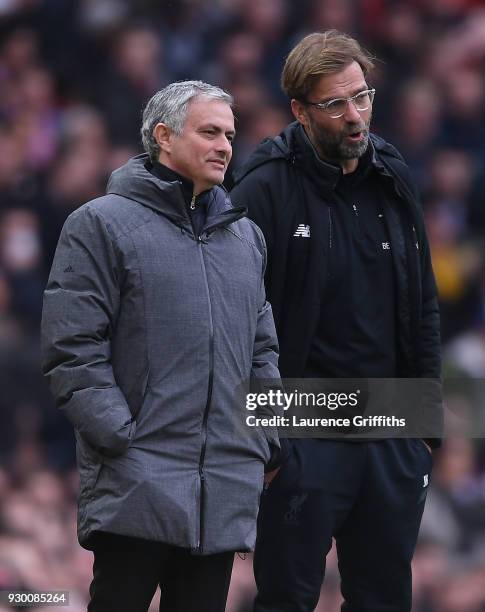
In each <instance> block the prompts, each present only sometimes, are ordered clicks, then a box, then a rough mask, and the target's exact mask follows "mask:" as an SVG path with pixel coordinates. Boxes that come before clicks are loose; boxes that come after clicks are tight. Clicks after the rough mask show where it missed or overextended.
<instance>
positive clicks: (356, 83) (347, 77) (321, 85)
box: [311, 62, 367, 99]
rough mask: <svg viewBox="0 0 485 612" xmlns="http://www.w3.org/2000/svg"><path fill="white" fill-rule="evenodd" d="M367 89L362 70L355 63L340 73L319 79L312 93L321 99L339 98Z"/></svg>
mask: <svg viewBox="0 0 485 612" xmlns="http://www.w3.org/2000/svg"><path fill="white" fill-rule="evenodd" d="M365 87H367V83H366V80H365V76H364V73H363V72H362V68H361V67H360V65H359V64H358V63H357V62H353V63H352V64H349V65H348V66H346V67H345V68H343V69H342V70H340V71H339V72H335V73H333V74H327V75H324V76H322V77H320V78H319V79H317V81H316V82H315V84H314V86H313V88H312V91H311V93H312V96H316V97H317V98H319V99H322V98H338V97H341V96H348V95H352V94H353V93H356V92H357V91H359V90H360V89H362V88H365Z"/></svg>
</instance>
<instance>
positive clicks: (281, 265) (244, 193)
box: [231, 122, 441, 446]
mask: <svg viewBox="0 0 485 612" xmlns="http://www.w3.org/2000/svg"><path fill="white" fill-rule="evenodd" d="M302 131H303V128H302V126H301V125H300V124H299V123H298V122H294V123H292V124H290V125H289V126H287V128H286V129H285V130H284V131H283V132H282V133H281V134H280V135H279V136H277V137H276V138H268V139H265V140H264V141H263V142H262V143H261V144H260V145H259V146H258V148H257V149H256V150H255V152H254V153H253V154H252V155H251V157H250V158H249V160H248V162H247V163H246V164H245V165H244V166H243V167H242V168H240V169H238V170H237V171H236V173H235V176H234V179H235V185H234V188H233V190H232V192H231V199H232V201H233V203H234V205H236V206H241V205H244V206H247V207H248V211H249V217H250V218H251V219H253V220H254V221H255V222H256V223H257V224H258V225H259V227H260V228H261V229H262V230H263V233H264V236H265V239H266V243H267V248H268V265H267V269H266V291H267V297H268V300H269V301H270V303H271V304H272V308H273V314H274V317H275V322H276V329H277V333H278V338H279V343H280V361H279V369H280V372H281V375H282V376H283V377H291V378H299V377H302V376H303V374H304V369H305V365H306V362H307V358H308V354H309V351H310V346H311V343H312V339H313V337H314V334H315V330H316V328H317V325H318V322H319V318H320V315H321V304H322V301H323V300H324V299H325V280H326V259H327V258H326V256H327V254H328V249H329V237H330V229H331V228H330V224H329V215H325V214H323V215H322V211H321V209H322V206H323V207H327V209H329V205H330V204H331V203H332V198H333V189H334V187H335V185H336V183H337V181H338V179H339V177H340V173H341V170H340V169H339V168H337V167H335V166H332V165H330V164H327V163H325V162H323V161H322V160H321V159H320V158H319V157H318V156H317V155H316V153H315V151H314V149H313V148H312V147H311V146H310V145H309V144H307V142H308V141H307V140H306V139H305V138H304V137H302ZM369 146H371V147H372V164H373V165H374V166H375V168H376V170H377V171H378V176H379V177H380V178H381V180H382V186H383V192H384V194H385V206H386V215H385V219H386V223H387V231H388V234H389V239H390V242H391V244H392V245H393V249H392V257H393V264H394V269H395V279H396V296H397V300H396V303H397V308H398V313H397V321H398V327H397V336H398V339H397V340H398V342H397V344H398V347H397V369H398V375H399V377H403V378H412V377H417V378H435V379H439V378H440V377H441V348H440V323H439V309H438V299H437V291H436V285H435V281H434V275H433V270H432V266H431V258H430V252H429V245H428V240H427V237H426V231H425V227H424V221H423V214H422V210H421V206H420V203H419V199H418V195H417V192H416V189H415V186H414V183H413V181H412V179H411V175H410V172H409V169H408V167H407V165H406V163H405V162H404V160H403V158H402V157H401V155H400V154H399V152H398V151H397V150H396V149H395V148H394V147H393V146H392V145H390V144H388V143H387V142H385V141H384V140H383V139H382V138H380V137H378V136H376V135H374V134H371V139H370V145H369ZM306 225H308V226H310V228H311V237H310V239H306V240H301V239H300V240H299V239H295V238H294V236H293V235H294V233H295V230H296V228H298V227H302V226H306ZM434 445H435V446H436V445H437V444H434Z"/></svg>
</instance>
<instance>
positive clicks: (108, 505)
mask: <svg viewBox="0 0 485 612" xmlns="http://www.w3.org/2000/svg"><path fill="white" fill-rule="evenodd" d="M231 104H232V98H231V96H230V95H229V94H227V93H226V92H224V91H222V90H221V89H219V88H217V87H214V86H211V85H208V84H206V83H202V82H200V81H185V82H180V83H173V84H171V85H169V86H168V87H166V88H164V89H162V90H161V91H159V92H158V93H156V94H155V95H154V96H153V98H152V99H151V100H150V101H149V102H148V104H147V107H146V109H145V111H144V115H143V125H142V130H141V132H142V140H143V144H144V148H145V150H146V154H142V155H139V156H137V157H135V158H133V159H131V160H130V161H129V162H128V163H127V164H126V165H125V166H123V167H122V168H120V169H118V170H116V171H115V172H114V173H113V175H112V176H111V178H110V181H109V183H108V189H107V195H106V196H104V197H101V198H98V199H96V200H93V201H91V202H88V203H87V204H85V205H84V206H81V207H80V208H79V209H78V210H76V211H75V212H74V213H73V214H71V215H70V217H69V218H68V220H67V221H66V223H65V225H64V228H63V230H62V234H61V237H60V240H59V245H58V247H57V251H56V255H55V259H54V264H53V267H52V271H51V274H50V278H49V282H48V286H47V289H46V292H45V298H44V312H43V321H42V344H43V370H44V373H45V375H46V376H47V378H48V379H49V383H50V385H51V389H52V391H53V393H54V395H55V397H56V400H57V402H58V405H59V407H60V408H61V410H63V412H64V413H65V414H66V416H67V417H68V418H69V420H70V421H71V423H72V424H73V426H74V430H75V435H76V441H77V456H78V467H79V472H80V477H81V487H80V497H79V514H78V536H79V541H80V543H81V545H82V546H84V547H86V548H88V549H91V550H93V552H94V569H93V571H94V578H93V581H92V583H91V588H90V594H91V602H90V604H89V607H88V610H89V611H91V612H101V611H102V612H110V611H113V612H114V611H116V612H120V611H123V610H126V611H127V612H128V611H129V612H138V611H142V610H147V608H148V606H149V604H150V602H151V599H152V597H153V594H154V592H155V590H156V588H157V585H160V587H161V591H162V599H161V602H162V603H161V607H162V606H163V610H165V611H170V612H173V611H175V610H176V611H183V612H190V611H192V610H194V611H195V610H197V611H198V612H203V611H207V612H218V611H221V612H222V611H223V610H224V608H225V602H226V598H227V591H228V586H229V579H230V575H231V569H232V562H233V553H234V551H244V550H251V549H252V548H253V546H254V541H255V526H256V515H257V511H258V503H259V496H260V492H261V489H262V484H263V473H264V469H265V466H266V471H268V470H270V469H271V468H273V467H274V460H275V458H276V457H277V455H278V449H279V443H278V439H277V435H276V431H275V430H274V429H271V428H265V429H259V430H256V431H255V432H254V435H252V436H251V435H244V433H243V432H242V430H241V428H240V427H238V421H239V420H240V419H241V418H243V416H242V414H241V413H242V412H243V410H244V407H243V406H241V405H240V403H238V401H237V399H236V398H237V396H236V393H235V391H236V388H237V387H238V386H239V385H240V384H241V383H242V382H244V381H247V380H249V379H250V378H264V379H268V378H278V377H279V375H278V370H277V340H276V334H275V328H274V323H273V317H272V313H271V308H270V306H269V304H268V303H267V302H266V300H265V294H264V282H263V278H264V270H265V265H266V247H265V244H264V239H263V237H262V234H261V231H260V230H259V229H258V228H257V226H256V225H254V223H252V222H251V221H249V220H248V219H245V218H244V216H245V209H244V208H234V207H232V205H231V203H230V201H229V198H228V196H227V195H226V193H225V192H224V190H223V189H222V188H220V187H219V186H217V185H218V184H219V183H221V182H222V180H223V178H224V173H225V171H226V168H227V165H228V163H229V161H230V159H231V141H232V139H233V137H234V117H233V113H232V109H231ZM268 414H269V415H270V414H271V411H268Z"/></svg>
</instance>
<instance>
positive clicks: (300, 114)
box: [291, 98, 308, 127]
mask: <svg viewBox="0 0 485 612" xmlns="http://www.w3.org/2000/svg"><path fill="white" fill-rule="evenodd" d="M291 111H292V113H293V115H294V116H295V119H296V120H297V121H299V122H300V123H301V124H302V125H303V127H306V126H307V125H308V118H307V114H306V110H305V105H304V104H303V102H300V101H299V100H295V98H293V99H292V101H291Z"/></svg>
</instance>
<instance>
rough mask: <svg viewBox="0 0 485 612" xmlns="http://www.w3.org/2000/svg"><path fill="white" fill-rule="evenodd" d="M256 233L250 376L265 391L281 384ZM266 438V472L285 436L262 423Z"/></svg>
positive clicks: (266, 411)
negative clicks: (257, 271) (258, 277)
mask: <svg viewBox="0 0 485 612" xmlns="http://www.w3.org/2000/svg"><path fill="white" fill-rule="evenodd" d="M258 235H259V237H260V241H261V245H262V255H263V267H262V273H261V285H260V302H259V303H260V307H259V310H258V322H257V327H256V335H255V339H254V348H253V361H252V369H251V378H252V379H253V387H254V383H256V388H257V390H258V392H265V391H268V390H269V389H282V388H283V385H282V383H281V379H280V373H279V370H278V352H279V348H278V339H277V336H276V329H275V324H274V320H273V314H272V311H271V305H270V304H269V302H268V301H267V300H266V292H265V288H264V272H265V269H266V261H267V253H266V245H265V241H264V237H263V235H262V233H261V230H259V228H258ZM257 414H258V416H260V417H272V416H274V415H282V414H283V409H282V407H280V406H266V407H259V408H258V410H257ZM264 432H265V435H266V439H267V441H268V444H269V446H270V450H271V457H270V460H269V462H268V463H267V464H266V467H265V471H266V472H269V471H271V470H274V469H276V468H277V467H278V466H279V465H280V464H281V463H282V462H283V461H284V459H285V457H286V454H287V450H288V448H287V440H286V439H284V440H282V439H281V440H280V439H279V438H278V430H277V428H276V427H264Z"/></svg>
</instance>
